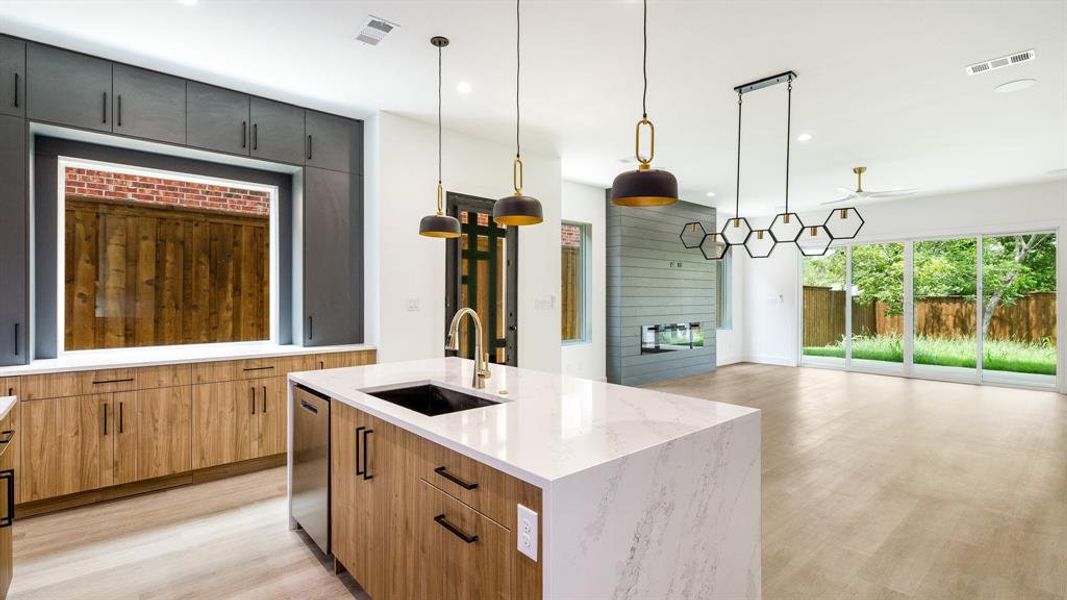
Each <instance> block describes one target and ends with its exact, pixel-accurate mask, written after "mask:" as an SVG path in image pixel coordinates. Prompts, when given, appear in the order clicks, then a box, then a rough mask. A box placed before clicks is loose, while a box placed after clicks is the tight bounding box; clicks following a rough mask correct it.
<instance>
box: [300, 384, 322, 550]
mask: <svg viewBox="0 0 1067 600" xmlns="http://www.w3.org/2000/svg"><path fill="white" fill-rule="evenodd" d="M292 415H293V498H292V510H293V518H294V519H296V522H297V523H299V524H300V527H301V528H302V529H303V530H304V531H305V532H306V533H307V534H308V536H310V537H311V539H312V540H313V541H314V542H315V544H316V545H317V546H318V547H319V548H321V549H322V551H323V552H324V553H325V554H327V555H328V554H329V553H330V399H329V398H327V397H326V396H323V395H322V394H319V393H318V392H315V391H312V390H310V389H308V388H305V387H303V386H300V385H298V386H295V387H294V388H293V411H292Z"/></svg>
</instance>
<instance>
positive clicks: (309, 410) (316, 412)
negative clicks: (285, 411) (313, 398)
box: [300, 400, 319, 415]
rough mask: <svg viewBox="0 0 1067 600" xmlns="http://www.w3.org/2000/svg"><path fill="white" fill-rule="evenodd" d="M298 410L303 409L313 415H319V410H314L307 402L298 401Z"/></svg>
mask: <svg viewBox="0 0 1067 600" xmlns="http://www.w3.org/2000/svg"><path fill="white" fill-rule="evenodd" d="M300 408H303V409H304V410H306V411H308V412H311V413H315V414H316V415H317V414H319V409H317V408H315V406H314V405H313V404H311V403H310V402H308V401H307V400H301V401H300Z"/></svg>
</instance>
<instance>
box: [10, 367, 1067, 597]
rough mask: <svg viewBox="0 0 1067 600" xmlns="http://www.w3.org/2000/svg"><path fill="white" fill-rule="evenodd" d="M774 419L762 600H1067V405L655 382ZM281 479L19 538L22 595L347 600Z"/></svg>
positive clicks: (852, 379)
mask: <svg viewBox="0 0 1067 600" xmlns="http://www.w3.org/2000/svg"><path fill="white" fill-rule="evenodd" d="M651 387H655V388H657V389H663V390H668V391H673V392H678V393H683V394H687V395H691V396H697V397H703V398H714V399H716V400H723V401H727V402H734V403H737V404H745V405H749V406H754V407H757V408H760V409H762V410H763V451H764V460H763V590H764V598H767V599H773V600H778V599H782V600H792V599H806V598H820V599H821V598H828V599H836V598H842V599H844V598H872V599H875V598H923V599H925V598H932V599H938V598H966V599H970V598H1004V599H1016V598H1018V599H1036V600H1040V599H1045V598H1049V599H1060V600H1063V599H1064V598H1067V397H1065V396H1060V395H1057V394H1052V393H1040V392H1027V391H1018V390H1008V389H1000V388H991V387H987V388H981V387H975V386H966V385H958V384H948V383H936V382H925V381H915V380H908V379H899V378H892V377H879V376H874V375H861V374H848V373H841V372H836V371H825V370H818V369H793V368H785V367H770V366H760V365H736V366H731V367H727V368H723V369H720V370H719V371H717V372H716V373H714V374H711V375H702V376H697V377H690V378H687V379H681V380H676V381H672V382H668V383H663V384H658V385H655V386H651ZM286 522H287V520H286V508H285V473H284V469H271V470H269V471H263V472H260V473H254V474H250V475H243V476H240V477H236V478H232V479H228V480H223V481H216V482H211V483H206V484H202V485H198V486H192V487H187V488H179V489H175V490H170V491H166V492H162V493H157V494H151V495H147V496H141V497H137V498H130V499H126V500H120V501H116V502H111V503H107V504H102V505H96V506H91V507H85V508H79V509H75V510H71V511H67V512H63V513H58V514H54V515H47V516H43V517H37V518H32V519H25V520H20V521H17V522H16V523H15V556H16V562H15V579H14V583H13V585H12V594H11V597H12V598H14V599H25V598H49V599H51V598H108V599H112V598H256V599H257V600H259V599H266V598H348V597H351V595H352V594H353V593H358V586H356V585H355V584H354V583H353V582H352V581H351V579H350V578H347V577H346V578H345V579H343V580H339V579H337V578H336V577H334V575H333V574H332V569H330V568H329V566H328V564H327V563H324V562H322V559H321V557H320V556H319V555H317V554H316V553H315V552H313V551H312V550H311V549H310V548H309V547H308V545H307V544H306V543H305V541H304V538H303V537H302V536H301V535H300V534H297V533H293V532H290V531H288V530H287V528H286Z"/></svg>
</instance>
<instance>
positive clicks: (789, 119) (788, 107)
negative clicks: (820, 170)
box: [785, 77, 793, 218]
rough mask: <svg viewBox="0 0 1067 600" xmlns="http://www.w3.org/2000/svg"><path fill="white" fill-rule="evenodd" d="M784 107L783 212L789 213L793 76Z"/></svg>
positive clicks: (790, 79)
mask: <svg viewBox="0 0 1067 600" xmlns="http://www.w3.org/2000/svg"><path fill="white" fill-rule="evenodd" d="M786 90H788V91H787V92H786V109H785V214H789V145H790V142H792V133H790V132H791V129H792V126H793V78H792V77H790V78H789V85H788V86H787V87H786ZM786 218H788V217H786Z"/></svg>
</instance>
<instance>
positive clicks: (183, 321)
mask: <svg viewBox="0 0 1067 600" xmlns="http://www.w3.org/2000/svg"><path fill="white" fill-rule="evenodd" d="M65 216H66V220H65V226H64V234H65V236H66V237H65V244H66V249H65V261H66V262H65V285H64V288H65V289H64V291H65V295H66V298H65V313H64V318H65V320H66V323H65V329H66V332H65V336H66V348H67V349H68V350H82V349H89V348H121V347H133V346H150V345H165V344H191V343H203V342H231V341H250V340H263V339H267V338H269V322H270V309H269V301H270V287H269V282H270V276H269V274H270V252H269V244H270V228H269V218H268V217H266V216H250V215H237V214H232V213H221V212H214V211H205V210H196V209H173V208H160V207H155V206H148V205H145V204H143V203H142V204H139V203H131V202H127V201H119V200H103V199H100V198H92V199H89V198H85V197H78V196H69V197H68V198H67V201H66V209H65Z"/></svg>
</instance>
